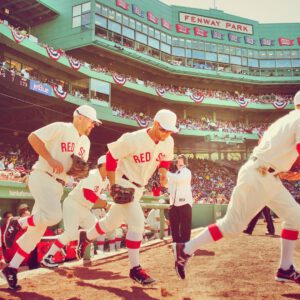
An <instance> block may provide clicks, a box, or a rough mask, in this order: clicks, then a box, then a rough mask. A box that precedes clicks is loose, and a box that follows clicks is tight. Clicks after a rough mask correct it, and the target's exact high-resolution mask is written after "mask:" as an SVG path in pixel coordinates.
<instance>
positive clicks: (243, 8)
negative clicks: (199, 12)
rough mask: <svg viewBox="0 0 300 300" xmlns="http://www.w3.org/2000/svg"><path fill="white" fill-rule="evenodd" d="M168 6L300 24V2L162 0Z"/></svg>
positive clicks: (263, 21)
mask: <svg viewBox="0 0 300 300" xmlns="http://www.w3.org/2000/svg"><path fill="white" fill-rule="evenodd" d="M160 1H161V2H164V3H166V4H168V5H179V6H185V7H194V8H201V9H209V8H214V6H215V7H216V8H217V9H220V10H223V11H224V12H226V13H228V14H232V15H235V16H239V17H244V18H247V19H251V20H255V21H258V22H260V23H300V13H299V11H300V0H160Z"/></svg>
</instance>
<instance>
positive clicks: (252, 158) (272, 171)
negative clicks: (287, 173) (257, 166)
mask: <svg viewBox="0 0 300 300" xmlns="http://www.w3.org/2000/svg"><path fill="white" fill-rule="evenodd" d="M250 159H251V160H253V161H257V160H258V157H256V156H251V157H250ZM266 171H267V172H268V173H271V174H272V173H274V172H275V171H276V170H274V169H273V168H272V167H268V168H266Z"/></svg>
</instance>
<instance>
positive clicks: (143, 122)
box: [135, 117, 149, 128]
mask: <svg viewBox="0 0 300 300" xmlns="http://www.w3.org/2000/svg"><path fill="white" fill-rule="evenodd" d="M135 120H136V122H137V123H138V125H139V126H140V127H143V128H146V127H148V125H149V121H147V120H143V119H141V118H139V117H135Z"/></svg>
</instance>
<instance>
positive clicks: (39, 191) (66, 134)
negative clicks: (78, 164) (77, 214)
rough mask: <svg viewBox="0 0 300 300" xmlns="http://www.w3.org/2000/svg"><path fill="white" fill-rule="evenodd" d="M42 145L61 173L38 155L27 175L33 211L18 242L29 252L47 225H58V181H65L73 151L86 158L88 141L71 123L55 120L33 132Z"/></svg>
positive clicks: (61, 185) (59, 197)
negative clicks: (60, 169) (33, 201)
mask: <svg viewBox="0 0 300 300" xmlns="http://www.w3.org/2000/svg"><path fill="white" fill-rule="evenodd" d="M33 133H34V134H35V135H36V136H37V137H38V138H39V139H40V140H42V141H43V142H44V144H45V147H46V149H47V150H48V151H49V153H50V154H51V156H52V157H53V158H54V159H56V160H58V161H59V162H61V163H62V164H63V167H64V170H63V172H62V173H61V174H54V173H53V171H52V168H51V167H50V166H49V164H48V163H47V161H46V160H45V159H44V158H42V157H41V156H39V159H38V161H37V162H36V163H35V164H34V166H33V168H32V172H31V174H30V176H29V181H28V186H29V190H30V192H31V194H32V196H33V198H34V200H35V204H34V207H33V210H32V215H33V217H32V220H34V222H33V224H32V226H29V227H28V230H27V231H26V233H25V234H24V235H22V236H21V237H20V238H19V239H18V241H17V243H18V245H19V247H20V249H22V250H23V251H24V252H25V253H30V252H31V251H32V250H33V248H34V247H35V246H36V244H37V243H38V242H39V241H40V239H41V237H42V236H43V234H44V232H45V230H46V228H47V226H52V225H55V224H57V223H58V222H59V221H60V220H61V218H62V210H61V203H60V201H61V197H62V195H63V191H64V186H63V184H62V183H61V182H58V181H57V179H58V180H62V181H66V180H67V176H68V175H67V174H66V173H67V172H68V170H69V169H70V167H71V164H72V159H71V155H72V154H73V153H74V154H76V155H78V156H80V157H81V158H83V159H84V160H87V159H88V156H89V151H90V140H89V138H88V137H87V136H85V135H83V136H79V133H78V131H77V130H76V128H75V127H74V125H73V124H72V123H63V122H55V123H52V124H49V125H47V126H45V127H42V128H40V129H38V130H36V131H34V132H33Z"/></svg>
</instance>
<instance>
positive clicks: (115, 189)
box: [110, 184, 134, 204]
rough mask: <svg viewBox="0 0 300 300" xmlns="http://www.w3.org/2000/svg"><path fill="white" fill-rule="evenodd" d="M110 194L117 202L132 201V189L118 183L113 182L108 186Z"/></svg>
mask: <svg viewBox="0 0 300 300" xmlns="http://www.w3.org/2000/svg"><path fill="white" fill-rule="evenodd" d="M110 195H111V197H112V198H113V200H114V202H115V203H117V204H126V203H130V202H132V201H133V198H134V189H133V188H125V187H123V186H121V185H118V184H113V185H112V186H111V188H110Z"/></svg>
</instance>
